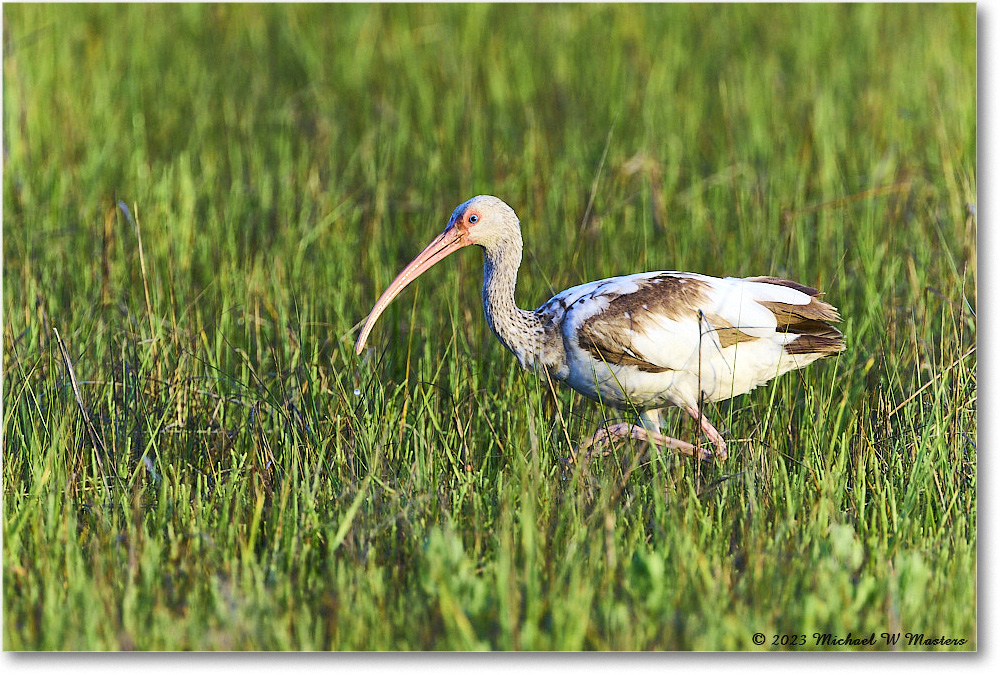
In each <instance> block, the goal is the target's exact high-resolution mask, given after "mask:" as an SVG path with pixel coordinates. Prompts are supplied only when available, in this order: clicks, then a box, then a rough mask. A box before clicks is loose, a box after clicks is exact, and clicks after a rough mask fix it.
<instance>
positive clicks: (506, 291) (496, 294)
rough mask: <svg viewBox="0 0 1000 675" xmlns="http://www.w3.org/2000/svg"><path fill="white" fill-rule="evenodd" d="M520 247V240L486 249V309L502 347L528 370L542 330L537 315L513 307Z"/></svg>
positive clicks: (484, 269)
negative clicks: (511, 353)
mask: <svg viewBox="0 0 1000 675" xmlns="http://www.w3.org/2000/svg"><path fill="white" fill-rule="evenodd" d="M521 248H522V247H521V241H520V240H519V239H518V240H516V241H510V242H506V243H504V244H501V245H496V246H490V247H486V248H484V249H483V250H484V254H485V256H484V257H485V265H484V268H483V277H484V278H483V310H484V312H485V313H486V322H487V323H488V324H489V325H490V329H492V331H493V332H494V333H495V334H496V336H497V338H498V339H499V340H500V342H501V343H502V344H503V346H504V347H506V348H507V349H509V350H510V351H512V352H513V353H514V355H515V356H517V359H518V361H520V362H521V366H522V367H524V368H529V367H531V366H533V365H534V362H535V357H536V356H537V355H538V350H539V348H540V337H541V334H542V332H543V329H542V322H541V320H540V319H539V318H538V317H537V316H536V315H535V313H534V312H528V311H525V310H523V309H518V307H517V305H515V304H514V289H515V287H516V286H517V270H518V268H519V267H520V266H521Z"/></svg>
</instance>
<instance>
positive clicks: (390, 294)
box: [354, 226, 472, 354]
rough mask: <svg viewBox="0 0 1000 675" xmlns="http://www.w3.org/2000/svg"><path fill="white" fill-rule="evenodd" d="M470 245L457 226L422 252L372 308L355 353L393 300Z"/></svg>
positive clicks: (448, 230)
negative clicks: (416, 280)
mask: <svg viewBox="0 0 1000 675" xmlns="http://www.w3.org/2000/svg"><path fill="white" fill-rule="evenodd" d="M470 243H472V242H470V241H469V240H468V239H467V238H466V234H465V232H464V231H463V230H462V229H460V228H458V227H455V226H449V227H448V228H447V229H445V231H444V232H442V233H441V234H439V235H438V236H437V237H435V238H434V241H432V242H431V243H430V244H428V245H427V248H425V249H424V250H423V251H421V252H420V255H418V256H417V257H416V258H414V259H413V260H412V261H411V262H410V264H409V265H407V266H406V267H404V268H403V271H402V272H400V273H399V274H398V275H397V276H396V278H395V279H393V280H392V283H391V284H389V287H388V288H387V289H385V292H384V293H382V295H381V297H379V299H378V301H377V302H376V303H375V306H374V307H372V311H371V312H370V313H369V314H368V319H367V320H366V321H365V325H364V327H363V328H362V329H361V335H359V336H358V342H357V344H356V345H355V346H354V353H355V354H360V353H361V350H362V349H364V348H365V342H367V341H368V334H369V333H371V330H372V327H373V326H374V325H375V321H376V320H377V319H378V318H379V316H380V315H381V314H382V312H384V311H385V308H386V307H388V306H389V303H390V302H392V300H393V298H395V297H396V296H397V295H399V294H400V292H402V290H403V289H404V288H406V287H407V286H409V285H410V284H411V283H412V282H413V281H414V280H415V279H416V278H417V277H419V276H420V275H421V274H423V273H424V272H426V271H427V270H429V269H430V268H431V267H433V266H434V265H436V264H437V263H438V262H440V261H441V260H443V259H444V258H447V257H448V256H449V255H451V254H452V253H454V252H455V251H457V250H458V249H460V248H462V247H464V246H468V245H469V244H470Z"/></svg>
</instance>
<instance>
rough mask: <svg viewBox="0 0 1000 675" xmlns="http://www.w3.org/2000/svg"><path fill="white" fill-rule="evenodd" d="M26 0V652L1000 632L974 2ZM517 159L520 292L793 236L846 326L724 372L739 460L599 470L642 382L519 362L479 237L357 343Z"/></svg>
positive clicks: (629, 644) (11, 551) (20, 608)
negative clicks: (980, 459) (828, 357)
mask: <svg viewBox="0 0 1000 675" xmlns="http://www.w3.org/2000/svg"><path fill="white" fill-rule="evenodd" d="M3 18H4V28H3V49H4V57H3V69H4V70H3V75H4V81H3V148H4V155H3V331H4V358H3V431H4V462H3V537H4V543H3V574H4V577H3V579H4V590H3V602H4V616H3V634H4V643H3V644H4V648H5V649H9V650H11V649H12V650H23V649H27V650H35V649H56V650H59V649H82V650H93V649H365V650H367V649H789V648H799V647H791V646H789V645H781V644H777V645H775V644H772V640H771V637H770V636H773V635H775V634H788V635H803V636H805V638H806V643H805V645H804V646H803V648H813V649H815V648H819V647H817V646H816V644H815V641H814V640H813V633H817V632H818V633H826V632H829V633H834V634H838V635H840V636H844V635H846V634H847V633H848V632H852V633H853V634H854V635H855V636H857V635H859V634H864V635H867V634H868V633H871V632H875V633H876V634H880V633H882V632H897V631H901V632H907V631H910V632H915V633H925V634H927V635H928V637H930V636H935V637H936V636H938V635H942V634H943V635H945V636H948V637H954V638H964V639H966V640H968V642H966V643H965V645H964V646H957V647H956V646H951V647H940V646H937V647H920V646H919V645H917V646H913V645H910V646H907V645H906V644H905V640H904V641H903V643H901V644H898V645H897V647H902V648H905V649H928V648H935V649H940V648H953V649H954V648H959V649H968V648H975V647H976V644H977V643H976V628H977V623H976V607H977V603H976V574H977V568H976V468H975V467H976V438H977V436H976V391H977V389H976V356H975V345H976V293H977V289H976V211H975V208H976V189H977V187H976V173H975V167H976V14H975V6H974V5H971V4H966V5H920V6H905V5H904V6H901V5H808V6H799V5H794V6H793V5H767V6H753V5H725V6H704V5H690V6H689V5H555V6H548V5H546V6H533V5H516V6H494V5H385V6H381V5H343V6H339V5H338V6H318V5H308V6H307V5H280V6H273V5H254V6H245V5H179V6H169V7H168V6H156V5H113V6H112V5H107V6H97V5H72V6H58V7H56V6H51V5H5V6H4V8H3ZM479 193H491V194H496V195H497V196H500V197H501V198H503V199H504V200H506V201H507V202H508V203H510V204H511V205H512V206H514V208H515V209H516V210H517V211H518V214H519V215H520V217H521V219H522V223H523V228H524V235H525V243H526V254H525V262H524V266H523V267H522V274H521V280H520V284H519V300H520V304H521V306H523V307H534V306H536V305H538V304H540V303H541V302H543V301H544V300H545V299H547V298H548V297H549V295H551V293H553V292H557V291H559V290H562V289H564V288H566V287H568V286H570V285H573V284H577V283H582V282H585V281H589V280H592V279H596V278H600V277H603V276H611V275H614V274H624V273H631V272H637V271H643V270H655V269H680V270H688V271H698V272H704V273H708V274H714V275H720V276H724V275H733V276H747V275H757V274H775V275H781V276H787V277H790V278H793V279H797V280H799V281H801V282H803V283H806V284H809V285H814V286H817V287H819V288H822V289H824V290H825V291H826V292H827V299H829V300H830V301H831V302H833V303H834V304H835V305H837V306H838V307H839V308H840V309H841V312H842V313H843V315H844V317H845V323H844V329H845V333H846V334H847V338H848V345H849V351H848V352H847V353H846V354H845V355H843V356H842V357H840V358H839V359H836V360H833V361H829V362H825V363H822V364H817V365H815V366H812V367H810V368H809V369H807V370H806V371H803V372H802V373H798V374H794V375H790V376H786V377H785V378H783V379H781V380H779V381H778V382H776V383H774V384H773V385H772V386H771V387H769V388H766V389H764V390H761V391H757V392H754V393H753V394H751V395H748V396H744V397H740V398H739V399H736V400H734V401H732V402H729V403H725V404H722V405H721V406H719V407H718V409H717V410H713V411H712V414H713V415H715V416H716V418H717V421H718V422H719V425H720V428H721V429H723V431H724V433H725V434H726V436H727V437H728V438H730V439H733V440H732V445H731V448H732V450H731V459H730V460H729V461H728V462H727V463H725V464H722V465H718V466H717V465H708V464H697V463H694V462H691V461H689V460H685V459H678V458H674V457H670V456H664V457H657V458H655V459H653V460H652V461H650V460H648V459H645V460H641V455H640V454H637V453H638V450H639V449H638V448H636V449H635V450H636V452H631V451H628V449H625V450H623V451H622V453H621V454H620V457H619V458H618V459H614V458H609V459H607V460H601V461H596V462H593V463H591V464H590V465H588V466H581V467H575V468H574V469H572V470H567V469H564V467H563V466H562V465H561V464H560V462H559V461H558V460H559V458H561V457H565V456H566V455H567V454H568V453H569V448H570V447H571V444H572V443H575V442H576V441H577V440H578V439H580V438H582V437H583V436H584V435H585V434H587V433H590V432H592V431H593V429H594V427H595V426H596V425H597V424H598V423H600V422H601V421H602V419H603V417H604V416H605V415H611V414H614V413H613V411H601V410H598V409H597V407H596V406H594V405H593V404H591V403H589V402H587V401H583V400H581V399H580V398H579V397H578V396H576V395H575V394H574V393H573V392H571V391H568V390H560V391H558V392H557V395H556V396H552V395H551V394H550V393H549V392H548V391H547V389H546V387H545V386H544V385H543V384H542V383H540V382H539V381H538V380H537V379H535V378H534V377H533V376H531V375H527V374H523V373H521V372H520V370H519V369H518V367H517V364H516V361H515V359H513V358H512V357H511V356H510V355H509V354H506V353H505V352H504V351H503V349H502V348H501V347H500V345H499V344H497V343H496V341H495V339H494V338H493V336H492V335H491V334H490V332H489V330H488V328H487V327H486V325H485V322H484V321H483V320H482V318H481V308H480V298H479V286H480V283H481V264H482V260H481V256H479V255H478V254H476V253H472V252H467V253H465V254H463V255H460V256H457V257H456V258H455V259H453V260H451V261H449V262H447V263H444V264H442V265H441V266H440V267H439V268H436V269H435V270H434V272H433V273H431V274H430V275H429V276H428V277H427V278H426V279H425V280H423V281H422V282H421V283H420V284H419V285H418V286H415V288H414V289H411V290H409V291H408V292H407V295H404V296H403V297H401V298H400V299H399V300H397V302H396V303H395V305H394V307H393V308H392V309H390V310H389V312H388V313H387V314H386V315H385V317H383V319H382V320H381V321H380V322H379V324H378V326H377V327H376V329H375V333H374V335H373V341H372V342H373V345H374V347H373V348H372V349H369V350H368V351H367V352H366V354H365V355H364V356H363V357H362V358H357V357H354V356H353V353H352V349H351V347H352V344H353V337H354V335H355V334H354V333H353V332H352V328H353V327H355V326H356V324H357V323H358V322H359V321H361V320H362V319H363V318H364V316H365V315H366V313H367V311H368V310H369V309H370V307H371V304H372V303H373V301H374V299H375V298H376V297H377V295H378V293H380V292H381V290H382V289H384V288H385V286H386V285H387V283H388V282H389V281H390V280H391V279H392V277H393V276H394V275H395V274H396V272H398V271H399V269H401V268H402V266H403V265H404V264H405V263H406V262H407V261H408V260H409V259H410V258H411V257H412V256H413V255H414V254H415V253H416V252H417V251H418V250H419V249H420V248H421V247H422V246H423V244H425V243H426V242H427V241H429V239H430V238H431V237H432V236H434V235H435V234H436V233H437V232H438V231H439V230H440V229H441V228H442V227H443V226H444V224H445V222H446V220H447V217H448V214H449V213H450V212H451V210H452V208H454V206H455V205H456V204H458V203H459V202H461V201H464V200H465V199H467V198H468V197H470V196H472V195H475V194H479ZM60 342H61V343H62V345H61V344H60ZM63 346H64V347H65V354H64V353H63V349H62V347H63ZM71 373H72V374H71ZM74 381H75V384H74ZM670 423H671V424H673V425H675V427H676V429H675V430H673V433H675V434H686V435H688V436H692V437H693V436H694V435H695V433H696V429H695V427H694V426H692V425H691V424H690V422H686V421H682V419H681V417H680V416H676V417H672V418H671V421H670ZM754 632H762V633H764V634H765V635H767V636H769V637H768V640H767V643H766V644H765V645H763V646H761V647H758V646H756V645H754V644H753V642H752V641H751V636H752V634H753V633H754ZM876 648H888V647H887V646H886V645H885V644H884V643H881V644H880V646H877V647H876Z"/></svg>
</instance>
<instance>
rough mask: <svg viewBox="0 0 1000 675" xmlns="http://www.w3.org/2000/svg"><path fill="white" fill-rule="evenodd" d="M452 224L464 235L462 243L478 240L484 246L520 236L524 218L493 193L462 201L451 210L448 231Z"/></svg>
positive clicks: (487, 247)
mask: <svg viewBox="0 0 1000 675" xmlns="http://www.w3.org/2000/svg"><path fill="white" fill-rule="evenodd" d="M452 228H456V230H457V231H458V232H459V233H460V234H461V236H463V237H464V238H465V240H466V241H465V244H463V245H466V246H467V245H468V244H476V245H478V246H482V247H483V248H485V249H491V248H495V247H497V246H502V245H503V243H504V242H507V241H511V240H513V239H517V240H520V238H521V222H520V221H519V220H518V219H517V214H516V213H514V209H512V208H510V207H509V206H507V204H506V202H504V201H503V200H502V199H498V198H496V197H494V196H492V195H479V196H478V197H473V198H472V199H470V200H469V201H467V202H464V203H462V204H459V205H458V206H457V207H456V208H455V211H454V212H453V213H452V214H451V219H450V220H449V221H448V226H447V227H446V228H445V233H447V232H448V230H450V229H452Z"/></svg>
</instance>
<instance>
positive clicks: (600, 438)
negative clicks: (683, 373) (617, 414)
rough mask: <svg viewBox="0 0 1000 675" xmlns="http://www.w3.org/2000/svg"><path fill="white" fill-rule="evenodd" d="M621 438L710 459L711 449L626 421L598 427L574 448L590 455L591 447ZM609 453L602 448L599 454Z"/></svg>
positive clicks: (603, 445) (601, 445) (597, 446)
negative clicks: (595, 431)
mask: <svg viewBox="0 0 1000 675" xmlns="http://www.w3.org/2000/svg"><path fill="white" fill-rule="evenodd" d="M622 438H633V439H635V440H637V441H646V442H647V443H653V444H654V445H657V446H659V447H661V448H666V449H670V450H677V451H679V452H682V453H684V454H685V455H691V456H692V457H699V458H701V459H712V451H711V450H708V449H707V448H701V449H699V448H696V447H695V446H693V445H691V444H690V443H688V442H687V441H681V440H678V439H676V438H671V437H670V436H665V435H663V434H661V433H660V432H659V431H656V430H654V429H646V428H645V427H642V426H639V425H638V424H629V423H627V422H621V423H619V424H612V425H611V426H609V427H604V428H603V429H599V430H598V431H597V433H595V434H594V435H593V436H591V437H590V438H588V439H587V440H585V441H583V442H582V443H580V445H579V446H577V448H576V452H577V453H579V452H581V451H585V450H586V451H587V454H588V455H591V454H592V453H593V452H594V450H593V449H596V448H604V447H605V446H607V445H609V444H610V443H611V442H612V440H615V439H622ZM595 446H596V448H595ZM592 448H593V449H592ZM609 453H610V450H607V449H603V450H602V452H601V454H605V455H606V454H609Z"/></svg>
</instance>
